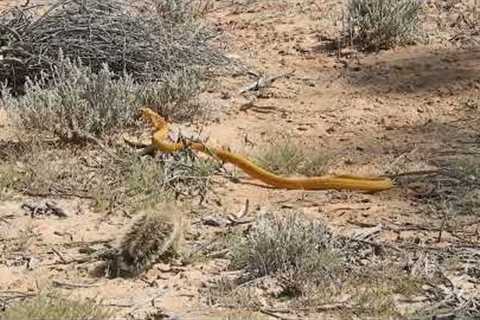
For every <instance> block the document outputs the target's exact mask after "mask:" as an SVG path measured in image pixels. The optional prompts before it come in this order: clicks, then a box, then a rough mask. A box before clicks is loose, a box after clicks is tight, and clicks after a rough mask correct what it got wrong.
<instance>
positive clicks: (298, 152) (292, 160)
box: [255, 139, 328, 176]
mask: <svg viewBox="0 0 480 320" xmlns="http://www.w3.org/2000/svg"><path fill="white" fill-rule="evenodd" d="M255 160H256V162H257V163H258V164H259V165H260V166H261V167H263V168H266V169H268V170H271V171H272V172H275V173H278V174H285V175H291V174H302V175H306V176H318V175H321V174H323V173H324V172H325V168H326V165H327V161H328V157H327V156H326V155H324V154H322V153H316V152H313V151H308V152H306V151H304V149H303V148H302V147H301V146H299V145H298V144H296V143H294V142H293V141H292V140H290V139H286V140H281V141H279V142H276V143H273V144H270V145H268V146H266V147H265V148H264V149H262V151H261V152H259V154H258V155H257V156H256V159H255Z"/></svg>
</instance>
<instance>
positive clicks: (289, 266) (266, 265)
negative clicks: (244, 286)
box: [232, 213, 342, 294]
mask: <svg viewBox="0 0 480 320" xmlns="http://www.w3.org/2000/svg"><path fill="white" fill-rule="evenodd" d="M235 243H236V244H234V247H233V250H232V265H233V266H234V267H235V268H243V269H245V270H246V271H248V272H249V273H250V274H251V275H253V276H255V277H262V276H266V275H273V276H275V277H277V278H278V279H279V280H280V281H281V283H282V285H283V287H284V289H285V291H288V292H290V293H293V294H301V293H304V292H305V290H306V288H308V287H309V286H310V285H312V284H313V285H314V286H316V285H318V284H320V283H330V282H331V279H332V277H334V275H335V274H336V273H337V272H338V271H339V267H340V266H341V265H342V263H341V262H342V258H341V255H340V254H339V252H338V251H337V248H338V243H337V241H336V240H335V239H334V237H333V235H332V234H331V233H330V232H329V230H328V229H327V228H326V226H325V225H323V224H321V223H318V222H313V221H307V220H306V219H305V218H302V217H301V216H300V215H299V214H296V213H287V214H286V215H284V216H280V215H265V216H262V217H260V218H259V219H258V220H257V221H256V223H255V225H254V227H253V229H252V231H251V233H250V234H248V235H247V236H246V237H245V238H242V239H241V240H239V241H236V242H235Z"/></svg>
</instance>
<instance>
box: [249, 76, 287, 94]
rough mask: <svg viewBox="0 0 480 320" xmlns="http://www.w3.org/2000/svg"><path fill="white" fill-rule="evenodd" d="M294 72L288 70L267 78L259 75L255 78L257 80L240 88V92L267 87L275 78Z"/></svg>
mask: <svg viewBox="0 0 480 320" xmlns="http://www.w3.org/2000/svg"><path fill="white" fill-rule="evenodd" d="M294 72H295V71H290V72H287V73H284V74H280V75H276V76H273V77H269V78H265V77H261V78H260V79H257V81H255V82H254V83H252V84H250V85H248V86H246V87H245V88H243V89H241V90H240V94H242V93H245V92H247V91H257V90H259V89H262V88H266V87H269V86H271V85H272V83H273V82H274V81H275V80H278V79H280V78H284V77H287V76H289V75H292V74H293V73H294Z"/></svg>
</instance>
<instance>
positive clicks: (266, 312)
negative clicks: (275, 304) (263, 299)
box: [258, 309, 297, 320]
mask: <svg viewBox="0 0 480 320" xmlns="http://www.w3.org/2000/svg"><path fill="white" fill-rule="evenodd" d="M258 311H259V312H260V313H263V314H266V315H267V316H270V317H272V318H276V319H280V320H293V318H287V317H284V316H281V315H278V314H276V313H273V312H271V311H269V310H266V309H259V310H258ZM295 319H297V318H295Z"/></svg>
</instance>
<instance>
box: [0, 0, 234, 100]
mask: <svg viewBox="0 0 480 320" xmlns="http://www.w3.org/2000/svg"><path fill="white" fill-rule="evenodd" d="M193 3H195V2H192V1H188V0H162V1H155V0H153V1H149V0H142V1H133V2H132V1H126V0H85V1H81V2H79V1H72V0H57V1H54V2H51V3H50V4H48V5H47V6H46V7H43V8H42V10H43V11H44V13H43V14H39V13H38V11H37V9H38V7H37V6H31V7H28V8H21V7H15V8H13V9H11V10H8V11H6V13H4V14H3V15H2V16H0V26H2V27H3V28H2V30H5V32H3V33H2V36H1V37H0V44H1V47H2V49H1V50H0V55H2V60H1V61H0V81H1V82H5V81H8V83H9V85H10V86H11V87H12V88H14V91H15V92H16V91H21V90H22V87H23V84H24V82H25V81H26V79H27V77H29V78H31V79H36V78H37V77H39V76H40V75H41V74H42V73H46V74H49V75H50V74H52V73H54V72H55V71H54V70H55V67H58V66H59V64H62V61H61V60H60V59H59V52H60V51H62V53H63V55H64V57H65V58H68V59H71V60H74V61H76V60H77V59H79V58H80V59H82V61H83V62H84V63H85V64H86V65H88V66H89V67H90V68H92V70H93V72H94V73H97V72H99V71H100V70H102V69H103V68H104V67H103V65H104V64H107V65H108V67H109V68H110V70H111V71H112V72H113V73H115V74H116V75H120V76H121V75H123V74H124V73H128V74H130V75H131V76H132V77H133V79H135V80H136V81H139V82H145V81H158V80H165V81H166V80H168V78H169V75H170V74H175V73H176V72H177V71H178V70H182V69H185V68H186V67H188V66H201V67H215V66H219V65H223V64H225V63H226V62H227V59H226V58H225V57H224V56H223V54H221V53H220V51H219V50H217V49H215V48H213V46H211V45H210V43H209V39H211V38H212V36H213V35H214V34H213V33H212V30H209V29H207V28H206V27H204V25H203V24H202V23H201V22H199V21H198V20H196V19H194V16H193V14H194V8H192V6H193Z"/></svg>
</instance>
